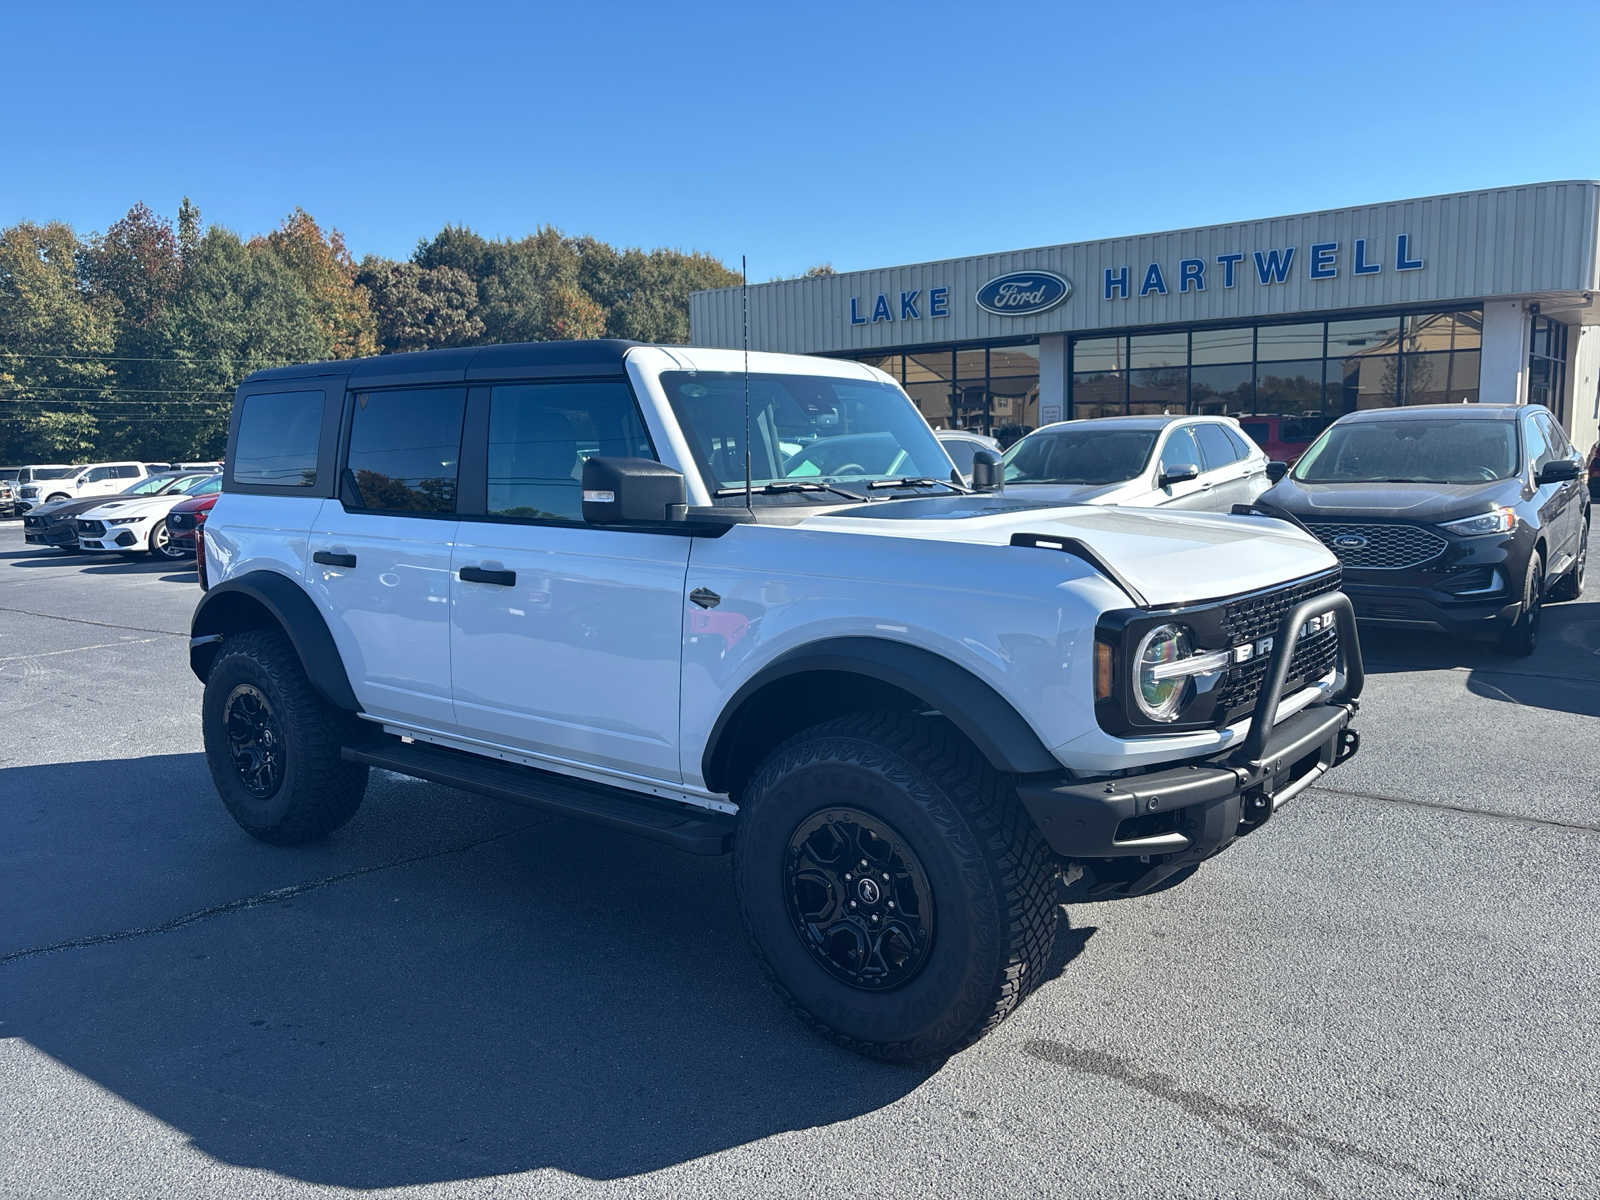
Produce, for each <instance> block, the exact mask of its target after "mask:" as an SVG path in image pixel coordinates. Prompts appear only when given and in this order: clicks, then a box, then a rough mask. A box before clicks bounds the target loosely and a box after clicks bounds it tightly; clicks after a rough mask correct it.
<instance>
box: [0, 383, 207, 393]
mask: <svg viewBox="0 0 1600 1200" xmlns="http://www.w3.org/2000/svg"><path fill="white" fill-rule="evenodd" d="M0 387H4V388H11V389H13V390H15V391H21V392H105V391H111V392H122V393H123V394H124V395H133V394H138V395H149V396H231V395H233V389H232V388H130V387H122V386H121V385H120V384H115V383H106V384H102V385H100V386H98V387H96V386H93V385H90V386H87V387H67V386H65V385H63V384H33V383H0Z"/></svg>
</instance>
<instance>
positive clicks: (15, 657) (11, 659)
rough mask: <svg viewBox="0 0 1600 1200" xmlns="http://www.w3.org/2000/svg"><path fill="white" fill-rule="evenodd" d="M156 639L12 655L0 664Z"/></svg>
mask: <svg viewBox="0 0 1600 1200" xmlns="http://www.w3.org/2000/svg"><path fill="white" fill-rule="evenodd" d="M155 640H156V639H155V638H153V637H147V638H128V639H127V640H126V641H121V642H97V643H95V644H94V645H93V646H68V647H67V648H66V649H65V650H40V651H38V652H36V653H34V654H13V655H10V656H9V657H7V658H0V663H12V662H27V661H28V660H29V659H34V658H50V657H51V656H52V655H56V654H82V653H83V652H84V651H85V650H112V649H115V648H116V647H118V646H147V645H149V644H150V643H151V642H153V641H155Z"/></svg>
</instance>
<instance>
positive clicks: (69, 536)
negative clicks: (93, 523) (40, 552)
mask: <svg viewBox="0 0 1600 1200" xmlns="http://www.w3.org/2000/svg"><path fill="white" fill-rule="evenodd" d="M22 540H23V541H24V542H26V543H27V544H28V545H30V546H58V547H61V548H63V549H66V548H73V549H75V548H76V547H77V545H78V532H77V530H76V528H74V526H73V523H72V522H71V521H57V522H56V523H55V524H53V525H35V526H32V527H30V526H28V525H26V524H24V525H23V527H22Z"/></svg>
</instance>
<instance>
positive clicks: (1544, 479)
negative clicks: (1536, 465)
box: [1534, 458, 1583, 484]
mask: <svg viewBox="0 0 1600 1200" xmlns="http://www.w3.org/2000/svg"><path fill="white" fill-rule="evenodd" d="M1581 474H1583V468H1582V467H1581V466H1579V465H1578V464H1577V463H1576V462H1574V461H1573V460H1572V459H1570V458H1557V459H1553V460H1552V461H1550V462H1547V463H1545V465H1544V469H1543V470H1541V471H1540V472H1539V478H1537V479H1535V480H1534V482H1535V483H1538V484H1545V483H1566V482H1567V481H1568V480H1569V479H1576V478H1577V477H1578V476H1579V475H1581Z"/></svg>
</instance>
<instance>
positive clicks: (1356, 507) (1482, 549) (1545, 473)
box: [1261, 404, 1589, 655]
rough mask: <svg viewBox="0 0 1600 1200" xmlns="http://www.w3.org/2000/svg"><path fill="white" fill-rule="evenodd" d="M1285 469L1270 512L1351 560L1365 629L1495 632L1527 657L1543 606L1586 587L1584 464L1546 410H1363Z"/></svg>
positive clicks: (1353, 591)
mask: <svg viewBox="0 0 1600 1200" xmlns="http://www.w3.org/2000/svg"><path fill="white" fill-rule="evenodd" d="M1285 471H1286V468H1284V467H1283V465H1282V464H1273V468H1272V472H1271V473H1272V474H1273V475H1275V476H1278V477H1279V481H1278V483H1277V484H1276V485H1275V486H1274V487H1273V488H1272V489H1271V490H1270V491H1268V492H1267V493H1266V494H1265V495H1263V496H1262V497H1261V502H1262V504H1263V505H1265V506H1275V507H1276V508H1278V509H1280V510H1283V511H1285V512H1287V513H1288V514H1289V515H1291V516H1293V517H1295V518H1296V519H1298V520H1299V521H1301V522H1302V523H1303V524H1304V525H1305V526H1306V528H1308V529H1309V530H1310V531H1311V532H1312V533H1313V534H1315V535H1316V536H1317V537H1318V538H1319V539H1321V541H1322V542H1323V544H1324V545H1326V546H1327V547H1328V548H1329V549H1330V550H1332V551H1333V552H1334V553H1335V554H1336V555H1338V556H1339V561H1340V562H1341V563H1343V564H1344V590H1345V592H1346V593H1348V594H1349V596H1350V599H1351V600H1352V601H1353V602H1354V604H1355V609H1356V615H1357V617H1358V618H1360V619H1362V620H1364V621H1367V622H1371V623H1374V624H1385V625H1396V626H1403V627H1411V628H1419V629H1440V630H1444V631H1446V632H1449V633H1466V634H1483V633H1488V634H1495V635H1498V636H1499V637H1500V639H1501V648H1502V649H1504V650H1505V651H1506V652H1507V653H1510V654H1523V655H1526V654H1531V653H1533V649H1534V646H1535V644H1536V642H1537V640H1538V636H1539V613H1540V607H1541V606H1542V604H1543V602H1544V601H1545V600H1546V599H1550V600H1573V599H1576V598H1577V597H1578V595H1579V594H1580V593H1581V592H1582V591H1583V571H1584V565H1585V560H1586V558H1587V551H1588V542H1589V495H1588V492H1587V489H1586V488H1585V487H1584V483H1583V478H1582V477H1583V459H1582V457H1581V456H1580V455H1579V454H1578V452H1577V451H1576V450H1574V449H1573V448H1572V443H1571V442H1569V441H1568V440H1567V435H1566V432H1565V431H1564V430H1563V429H1562V428H1561V424H1560V422H1558V421H1557V420H1556V419H1555V418H1554V417H1553V416H1552V415H1551V414H1550V412H1549V410H1548V409H1546V408H1544V407H1543V406H1541V405H1536V404H1524V405H1512V404H1465V405H1461V404H1431V405H1418V406H1416V407H1411V408H1393V409H1377V410H1370V411H1366V412H1356V413H1351V414H1349V415H1348V416H1345V417H1341V418H1340V419H1339V420H1338V421H1336V422H1335V423H1334V424H1333V425H1330V426H1329V427H1328V428H1327V429H1326V430H1325V431H1324V432H1323V434H1322V436H1321V437H1319V438H1318V439H1317V440H1316V441H1315V442H1314V443H1313V444H1312V445H1311V448H1310V449H1308V450H1307V451H1306V452H1305V454H1304V456H1302V457H1301V459H1300V461H1299V462H1298V463H1296V464H1295V467H1294V470H1293V471H1292V472H1288V473H1287V474H1286V475H1285Z"/></svg>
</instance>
